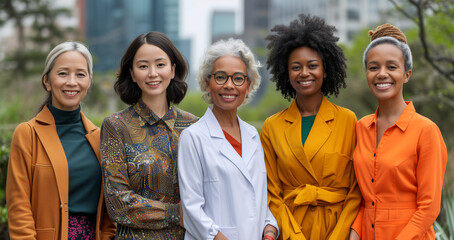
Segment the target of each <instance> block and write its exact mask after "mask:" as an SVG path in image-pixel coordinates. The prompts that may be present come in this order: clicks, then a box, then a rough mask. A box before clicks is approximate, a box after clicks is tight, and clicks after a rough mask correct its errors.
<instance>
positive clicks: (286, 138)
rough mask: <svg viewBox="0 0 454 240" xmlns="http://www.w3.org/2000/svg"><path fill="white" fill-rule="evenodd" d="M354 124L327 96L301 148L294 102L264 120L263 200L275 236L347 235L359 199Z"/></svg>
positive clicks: (349, 114)
mask: <svg viewBox="0 0 454 240" xmlns="http://www.w3.org/2000/svg"><path fill="white" fill-rule="evenodd" d="M355 124H356V116H355V114H354V113H353V112H352V111H350V110H348V109H346V108H342V107H339V106H337V105H335V104H333V103H331V102H329V101H328V100H327V99H326V98H323V100H322V104H321V106H320V109H319V111H318V113H317V116H316V117H315V120H314V125H313V126H312V129H311V131H310V133H309V136H308V138H307V140H306V143H305V146H304V147H303V145H302V141H301V114H300V112H299V110H298V107H297V106H296V101H293V102H292V104H291V105H290V107H289V108H287V109H285V110H283V111H281V112H279V113H276V114H275V115H273V116H271V117H269V118H268V119H267V120H266V121H265V123H264V124H263V127H262V131H261V133H260V138H261V141H262V145H263V149H264V151H265V162H266V171H267V174H268V193H269V195H268V201H269V207H270V210H271V212H272V213H273V214H274V216H275V217H276V220H277V222H278V224H279V228H280V236H279V239H284V240H287V239H295V240H296V239H298V240H301V239H303V240H304V239H311V240H319V239H333V240H341V239H348V236H349V233H350V225H351V224H352V222H353V220H354V219H355V217H356V214H357V212H358V210H359V206H360V203H361V193H360V191H359V187H358V185H357V182H356V179H355V174H354V169H353V161H352V154H353V150H354V148H355Z"/></svg>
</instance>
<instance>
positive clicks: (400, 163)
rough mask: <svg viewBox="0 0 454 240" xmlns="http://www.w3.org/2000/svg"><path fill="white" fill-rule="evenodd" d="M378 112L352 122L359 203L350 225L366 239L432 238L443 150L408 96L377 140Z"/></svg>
mask: <svg viewBox="0 0 454 240" xmlns="http://www.w3.org/2000/svg"><path fill="white" fill-rule="evenodd" d="M377 113H378V109H377V111H376V113H375V114H372V115H369V116H366V117H364V118H362V119H361V120H360V121H358V124H357V126H356V134H357V144H356V149H355V152H354V154H353V162H354V166H355V172H356V179H357V180H358V184H359V187H360V189H361V193H362V196H363V199H364V201H363V203H362V206H361V209H360V212H359V213H358V216H357V218H356V220H355V222H354V224H353V226H352V228H353V229H355V231H356V232H357V233H358V234H360V236H361V239H366V240H373V239H377V240H391V239H393V240H394V239H424V240H428V239H435V234H434V229H433V227H432V224H433V223H434V221H435V219H436V218H437V216H438V214H439V212H440V203H441V190H442V186H443V176H444V173H445V169H446V162H447V150H446V145H445V143H444V141H443V137H442V136H441V133H440V130H439V129H438V127H437V125H435V123H433V122H432V121H431V120H429V119H428V118H426V117H424V116H421V115H419V114H417V113H416V112H415V108H414V107H413V104H412V103H411V102H407V107H406V108H405V110H404V111H403V112H402V114H401V115H400V117H399V119H398V120H397V122H396V123H395V124H394V125H393V126H391V127H390V128H388V129H387V130H386V131H385V133H384V134H383V137H382V138H381V140H380V142H379V144H378V146H377V144H376V135H377V134H376V125H377Z"/></svg>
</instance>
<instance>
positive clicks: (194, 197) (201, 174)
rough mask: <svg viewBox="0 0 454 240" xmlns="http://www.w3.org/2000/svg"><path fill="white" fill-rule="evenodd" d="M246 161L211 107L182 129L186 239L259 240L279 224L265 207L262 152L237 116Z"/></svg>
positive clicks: (254, 133) (180, 154)
mask: <svg viewBox="0 0 454 240" xmlns="http://www.w3.org/2000/svg"><path fill="white" fill-rule="evenodd" d="M238 121H239V123H240V130H241V142H242V156H243V157H241V156H240V155H239V154H238V153H237V152H236V151H235V149H234V148H233V147H232V145H231V144H230V143H229V142H228V140H227V139H226V138H225V136H224V133H223V132H222V129H221V126H220V125H219V123H218V122H217V120H216V117H215V116H214V114H213V112H212V111H211V109H210V108H208V109H207V111H206V113H205V115H204V116H203V117H202V118H201V119H200V120H199V121H198V122H197V123H195V124H193V125H191V126H190V127H188V128H187V129H185V130H183V132H182V133H181V135H180V142H179V150H178V177H179V181H180V195H181V201H182V204H183V220H184V227H185V228H186V235H185V239H197V240H201V239H213V238H214V237H215V236H216V234H217V233H218V231H221V232H222V233H223V234H224V235H225V236H226V237H227V238H228V239H230V240H233V239H241V240H260V239H261V238H262V234H263V230H264V228H265V226H266V225H267V224H270V225H272V226H274V227H276V229H278V225H277V222H276V219H275V218H274V216H273V215H272V213H271V212H270V210H269V208H268V206H267V186H266V184H267V182H266V181H267V179H266V167H265V162H264V153H263V149H262V145H261V143H260V138H259V135H258V133H257V130H256V129H255V128H254V127H253V126H251V125H249V124H248V123H246V122H244V121H242V120H241V119H240V118H239V117H238Z"/></svg>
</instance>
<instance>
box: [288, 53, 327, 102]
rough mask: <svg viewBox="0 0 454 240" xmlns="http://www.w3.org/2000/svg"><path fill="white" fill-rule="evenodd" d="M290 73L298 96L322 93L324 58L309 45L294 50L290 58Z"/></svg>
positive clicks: (306, 96) (303, 96)
mask: <svg viewBox="0 0 454 240" xmlns="http://www.w3.org/2000/svg"><path fill="white" fill-rule="evenodd" d="M288 75H289V78H290V84H291V85H292V87H293V88H294V89H295V91H296V96H297V98H300V99H301V98H308V97H311V96H314V95H319V94H322V84H323V78H324V77H325V73H324V69H323V61H322V58H321V57H320V55H319V54H318V53H317V52H316V51H315V50H313V49H311V48H308V47H299V48H296V49H295V50H293V51H292V52H291V53H290V55H289V58H288Z"/></svg>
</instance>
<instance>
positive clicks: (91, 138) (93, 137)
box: [80, 112, 101, 164]
mask: <svg viewBox="0 0 454 240" xmlns="http://www.w3.org/2000/svg"><path fill="white" fill-rule="evenodd" d="M80 117H81V119H82V123H83V124H84V127H85V131H86V132H87V134H85V137H86V138H87V140H88V143H90V145H91V148H93V151H94V152H95V154H96V157H97V158H98V162H99V164H101V155H100V141H101V131H100V130H99V128H98V127H97V126H96V125H94V124H93V123H92V122H91V121H90V120H88V118H86V117H85V115H84V114H83V113H82V112H80Z"/></svg>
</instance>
